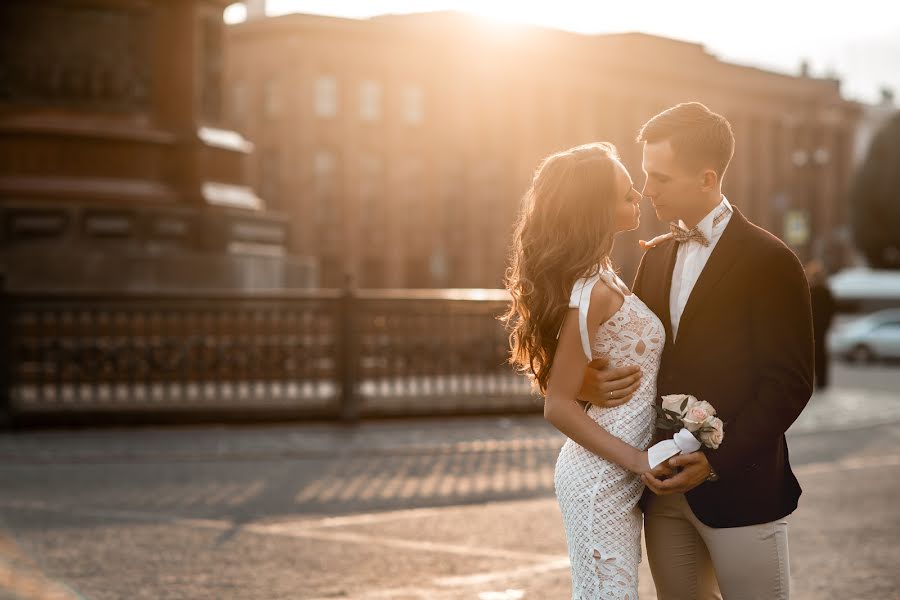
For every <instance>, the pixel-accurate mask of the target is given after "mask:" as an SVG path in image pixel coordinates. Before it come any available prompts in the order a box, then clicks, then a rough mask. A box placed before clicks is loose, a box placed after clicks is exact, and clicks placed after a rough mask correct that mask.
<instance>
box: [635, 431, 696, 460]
mask: <svg viewBox="0 0 900 600" xmlns="http://www.w3.org/2000/svg"><path fill="white" fill-rule="evenodd" d="M700 446H701V444H700V440H698V439H697V438H695V437H694V434H693V433H691V432H690V431H688V430H687V429H686V428H684V427H682V429H681V431H679V432H678V433H676V434H675V437H674V438H672V439H671V440H663V441H661V442H659V443H658V444H653V446H651V447H650V449H649V450H647V458H648V459H649V460H650V468H651V469H655V468H656V467H658V466H659V465H661V464H662V463H664V462H665V461H667V460H669V459H670V458H672V457H673V456H675V455H676V454H690V453H691V452H696V451H697V450H699V449H700Z"/></svg>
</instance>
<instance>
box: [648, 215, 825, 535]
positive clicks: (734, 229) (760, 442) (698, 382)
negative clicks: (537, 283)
mask: <svg viewBox="0 0 900 600" xmlns="http://www.w3.org/2000/svg"><path fill="white" fill-rule="evenodd" d="M677 249H678V242H676V241H674V240H672V239H668V240H665V241H663V242H661V243H660V244H658V245H657V246H655V247H653V248H650V249H648V250H647V252H646V253H645V254H644V257H643V259H642V260H641V265H640V267H639V268H638V272H637V276H636V278H635V282H634V290H633V291H634V292H635V293H636V294H637V295H638V297H640V298H641V299H642V300H643V301H644V302H645V303H646V304H647V306H649V307H650V309H651V310H653V312H655V313H656V315H657V316H658V317H659V318H660V320H661V321H662V322H663V324H664V325H665V328H666V345H665V349H664V350H663V355H662V365H661V367H660V371H659V378H658V389H657V391H658V394H659V396H663V395H666V394H691V395H693V396H696V397H697V398H699V399H701V400H706V401H708V402H710V403H711V404H712V405H713V406H714V407H715V409H716V411H717V412H718V416H719V417H720V418H721V419H722V420H723V421H724V422H725V439H724V442H723V443H722V445H721V446H720V447H719V448H718V449H717V450H710V449H705V450H704V452H705V453H706V456H707V458H708V459H709V462H710V464H711V465H712V467H713V469H714V470H715V472H716V473H717V474H718V475H719V477H720V479H719V481H715V482H706V483H702V484H700V485H699V486H697V487H696V488H694V489H693V490H691V491H689V492H688V493H687V500H688V503H689V504H690V506H691V509H692V510H693V511H694V514H696V516H697V518H698V519H700V521H702V522H703V523H705V524H706V525H708V526H710V527H741V526H745V525H755V524H759V523H767V522H770V521H774V520H777V519H780V518H782V517H784V516H785V515H788V514H790V513H791V512H793V510H794V509H795V508H796V507H797V500H798V499H799V497H800V493H801V490H800V485H799V483H798V482H797V478H796V477H795V476H794V473H793V472H792V471H791V466H790V463H789V462H788V448H787V443H786V441H785V437H784V432H785V431H786V430H787V429H788V427H790V425H791V423H793V422H794V420H795V419H796V418H797V416H798V415H799V414H800V411H802V410H803V407H804V406H806V403H807V402H808V401H809V398H810V396H811V395H812V390H813V327H812V312H811V309H810V300H809V286H808V284H807V282H806V277H805V275H804V272H803V268H802V267H801V265H800V262H799V261H798V260H797V257H796V256H795V255H794V253H793V252H791V250H790V249H789V248H788V247H787V246H785V245H784V243H782V242H781V241H780V240H779V239H778V238H776V237H775V236H773V235H772V234H770V233H768V232H767V231H765V230H763V229H761V228H759V227H757V226H756V225H753V224H752V223H750V222H749V221H748V220H747V219H746V218H745V217H744V216H743V215H742V214H741V213H740V211H739V210H737V208H735V209H734V213H733V214H732V216H731V220H730V221H729V222H728V225H727V227H726V228H725V231H724V232H723V233H722V237H721V238H720V239H719V241H718V243H717V244H716V247H715V248H714V249H713V252H712V255H711V256H710V257H709V261H708V262H707V263H706V266H705V267H704V269H703V271H702V273H701V274H700V277H699V279H698V280H697V284H696V285H695V286H694V289H693V290H692V291H691V295H690V297H689V298H688V302H687V306H686V307H685V309H684V313H683V315H682V317H681V321H680V323H679V327H678V337H677V339H676V340H675V341H674V342H673V340H672V328H671V317H670V311H669V293H670V290H671V288H672V271H673V269H674V267H675V258H676V254H677V252H676V251H677ZM656 401H657V402H660V398H659V397H657V400H656ZM669 436H671V432H669ZM662 438H663V435H662V434H661V432H659V431H657V434H656V437H655V440H658V439H662ZM646 493H647V494H651V493H652V492H650V491H649V490H647V492H646Z"/></svg>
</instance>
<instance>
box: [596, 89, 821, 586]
mask: <svg viewBox="0 0 900 600" xmlns="http://www.w3.org/2000/svg"><path fill="white" fill-rule="evenodd" d="M638 141H639V142H642V143H643V144H644V150H643V170H644V172H645V174H646V177H647V180H646V184H645V187H644V192H643V194H644V196H645V197H647V198H649V199H650V201H651V202H652V203H653V207H654V208H655V209H656V214H657V217H659V219H660V220H662V221H663V222H666V223H672V232H671V233H669V234H666V235H664V236H660V237H658V238H656V239H654V240H651V241H650V242H646V243H642V245H643V246H644V247H645V248H646V249H647V251H646V253H645V254H644V257H643V259H642V260H641V264H640V267H639V268H638V272H637V276H636V278H635V281H634V286H633V291H634V293H635V294H637V295H638V297H639V298H641V299H642V300H643V301H644V302H645V303H646V304H647V306H649V307H650V309H651V310H653V312H655V313H656V315H657V316H658V317H659V318H660V320H661V321H662V322H663V324H664V325H665V328H666V345H665V349H664V350H663V354H662V365H661V367H660V371H659V379H658V383H657V386H658V389H657V391H658V395H660V396H662V395H667V394H691V395H693V396H696V397H697V398H698V399H700V400H706V401H708V402H709V403H711V404H712V405H713V406H714V407H715V409H716V411H717V412H718V416H719V417H721V418H722V420H723V421H724V422H725V439H724V442H723V443H722V445H721V446H720V447H719V448H718V449H717V450H709V449H705V448H704V449H703V450H702V451H700V452H695V453H693V454H689V455H684V456H677V457H675V458H672V459H670V460H669V461H668V465H665V464H664V465H661V466H660V467H658V468H657V469H656V470H655V471H654V472H652V473H650V474H647V475H645V476H644V481H645V483H646V484H647V488H648V491H647V492H646V493H645V495H644V501H643V506H644V529H645V537H646V541H647V553H648V559H649V563H650V569H651V571H652V573H653V580H654V582H655V584H656V588H657V594H658V596H659V598H660V600H670V599H684V600H688V599H690V600H694V599H706V598H722V597H724V598H726V599H727V600H734V599H745V598H746V599H762V598H765V599H767V600H769V599H772V600H774V599H782V598H784V599H786V598H788V597H789V595H790V570H789V561H788V542H787V533H788V527H787V521H786V517H787V516H788V515H789V514H790V513H792V512H793V511H794V509H795V508H796V507H797V500H798V498H799V496H800V491H801V490H800V485H799V484H798V483H797V479H796V477H794V474H793V472H792V471H791V467H790V464H789V462H788V448H787V443H786V441H785V437H784V433H785V431H787V429H788V427H790V425H791V423H793V422H794V420H795V419H796V418H797V416H798V415H799V414H800V412H801V411H802V410H803V408H804V406H806V403H807V401H808V400H809V398H810V395H811V394H812V389H813V385H812V382H813V329H812V316H811V311H810V299H809V288H808V286H807V283H806V278H805V276H804V272H803V268H802V266H801V265H800V262H799V261H798V260H797V257H796V256H795V255H794V254H793V253H792V252H791V250H790V249H788V247H787V246H785V245H784V244H783V243H782V242H781V241H780V240H778V239H777V238H776V237H775V236H773V235H771V234H769V233H768V232H766V231H765V230H763V229H760V228H759V227H757V226H755V225H753V224H752V223H750V222H749V221H748V220H747V219H746V218H745V217H744V215H742V214H741V212H740V211H739V210H738V209H737V207H736V206H733V205H732V204H731V203H729V201H728V200H727V199H726V198H725V197H724V196H723V195H722V178H723V177H724V175H725V172H726V170H727V168H728V164H729V162H730V161H731V157H732V155H733V153H734V136H733V134H732V131H731V125H730V124H729V123H728V121H727V120H726V119H725V118H724V117H722V116H721V115H718V114H715V113H713V112H711V111H710V110H709V109H708V108H706V107H705V106H704V105H702V104H699V103H695V102H691V103H686V104H679V105H677V106H674V107H672V108H670V109H668V110H666V111H664V112H662V113H660V114H658V115H656V116H655V117H653V118H652V119H650V121H648V122H647V123H646V124H645V125H644V127H643V128H642V129H641V132H640V134H639V136H638ZM623 375H627V374H626V373H623V370H621V369H616V370H612V369H610V370H598V369H594V368H590V367H589V368H588V372H587V373H586V374H585V378H584V382H585V383H584V387H583V388H582V392H581V398H582V399H583V400H587V401H590V402H592V403H594V404H598V405H606V406H609V405H615V404H617V403H621V400H622V398H627V397H628V395H629V393H630V391H631V390H632V388H633V384H632V381H633V379H629V378H628V377H624V378H623ZM659 439H662V436H661V433H660V432H659V431H658V432H657V435H656V437H655V439H654V441H658V440H659ZM673 473H674V474H673ZM670 474H672V475H671V476H669V475H670Z"/></svg>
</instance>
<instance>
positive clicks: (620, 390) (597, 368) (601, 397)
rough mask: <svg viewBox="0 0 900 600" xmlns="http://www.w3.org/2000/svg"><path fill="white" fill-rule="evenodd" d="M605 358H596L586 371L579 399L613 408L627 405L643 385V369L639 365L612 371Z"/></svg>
mask: <svg viewBox="0 0 900 600" xmlns="http://www.w3.org/2000/svg"><path fill="white" fill-rule="evenodd" d="M608 367H609V361H608V360H606V359H605V358H595V359H594V360H592V361H591V362H590V363H588V366H587V368H586V369H585V370H584V378H583V379H582V382H581V390H580V391H579V392H578V399H579V400H582V401H584V402H590V403H591V404H594V405H597V406H601V407H604V408H612V407H614V406H619V405H621V404H625V403H626V402H628V401H629V400H631V397H632V396H633V395H634V392H636V391H637V389H638V387H640V385H641V368H640V367H638V366H637V365H631V366H628V367H620V368H618V369H610V368H608Z"/></svg>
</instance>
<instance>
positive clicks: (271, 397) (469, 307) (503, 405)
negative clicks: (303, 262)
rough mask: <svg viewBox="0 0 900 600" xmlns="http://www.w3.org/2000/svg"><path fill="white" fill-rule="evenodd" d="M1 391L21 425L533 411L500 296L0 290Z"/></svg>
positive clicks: (465, 292)
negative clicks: (511, 358)
mask: <svg viewBox="0 0 900 600" xmlns="http://www.w3.org/2000/svg"><path fill="white" fill-rule="evenodd" d="M2 302H3V308H4V311H3V317H2V319H0V320H2V321H3V323H2V324H0V328H2V329H3V333H4V335H3V338H2V339H3V340H4V342H3V350H2V352H3V353H4V356H3V359H4V361H3V364H4V374H3V375H4V376H3V381H2V393H4V396H5V404H6V412H7V414H8V415H11V416H12V418H13V419H16V418H22V417H29V416H34V415H56V416H57V417H59V416H62V417H65V416H66V415H70V416H74V415H97V414H130V415H138V416H140V415H145V416H148V417H152V416H158V415H161V414H167V415H178V414H187V413H191V414H198V413H199V414H204V415H207V416H209V417H212V418H229V417H239V416H241V415H253V414H255V415H271V414H277V415H280V416H286V417H295V418H308V417H324V418H342V419H345V420H351V421H352V420H355V419H357V418H361V417H367V416H401V415H427V414H446V413H489V412H508V411H529V410H536V409H538V408H539V407H540V404H539V402H537V400H536V399H535V398H534V397H533V396H532V395H531V394H530V392H529V386H528V383H527V382H526V381H525V380H524V379H523V378H522V377H520V376H517V375H515V374H514V373H513V372H512V370H511V368H510V366H509V365H508V364H507V362H506V359H507V356H508V342H507V337H506V333H505V331H504V330H503V327H502V324H501V323H500V322H498V320H497V316H498V315H499V314H501V313H502V312H503V311H504V310H505V308H506V306H507V303H508V296H507V295H506V293H505V292H503V291H502V290H402V291H400V290H396V291H391V290H356V291H354V290H303V291H277V292H243V293H199V292H183V293H171V292H169V293H154V294H147V293H117V294H110V293H107V292H103V293H93V294H92V293H66V294H47V293H42V294H40V295H37V294H24V293H15V294H5V295H4V296H3V298H2Z"/></svg>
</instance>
